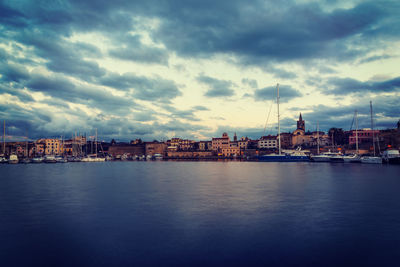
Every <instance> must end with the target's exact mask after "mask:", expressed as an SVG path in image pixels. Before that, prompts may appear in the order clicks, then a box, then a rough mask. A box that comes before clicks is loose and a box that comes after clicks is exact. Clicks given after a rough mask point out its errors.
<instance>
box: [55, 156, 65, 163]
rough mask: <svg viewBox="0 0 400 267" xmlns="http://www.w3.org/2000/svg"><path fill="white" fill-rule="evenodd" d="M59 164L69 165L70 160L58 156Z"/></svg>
mask: <svg viewBox="0 0 400 267" xmlns="http://www.w3.org/2000/svg"><path fill="white" fill-rule="evenodd" d="M56 161H57V163H67V162H68V160H67V159H66V158H64V157H62V156H56Z"/></svg>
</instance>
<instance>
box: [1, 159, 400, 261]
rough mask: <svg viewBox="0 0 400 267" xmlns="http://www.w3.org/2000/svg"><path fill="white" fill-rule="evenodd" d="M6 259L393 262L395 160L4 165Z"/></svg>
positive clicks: (398, 173) (398, 247)
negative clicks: (391, 162)
mask: <svg viewBox="0 0 400 267" xmlns="http://www.w3.org/2000/svg"><path fill="white" fill-rule="evenodd" d="M0 176H1V177H0V262H1V266H79V265H80V266H82V265H83V266H132V265H136V266H146V265H158V266H159V265H162V266H166V265H174V266H176V265H185V266H193V265H198V266H200V265H201V266H205V265H213V266H221V265H230V266H266V265H268V266H310V265H319V266H340V265H363V266H394V265H397V264H398V256H399V255H400V254H399V253H400V167H399V166H386V165H382V166H381V165H361V164H329V163H328V164H325V163H320V164H318V163H258V162H104V163H66V164H37V165H35V164H29V165H21V164H19V165H7V164H6V165H0Z"/></svg>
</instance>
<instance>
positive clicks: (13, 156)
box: [8, 154, 19, 164]
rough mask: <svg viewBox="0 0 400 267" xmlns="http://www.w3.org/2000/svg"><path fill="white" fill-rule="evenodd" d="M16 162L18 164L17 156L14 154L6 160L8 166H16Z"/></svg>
mask: <svg viewBox="0 0 400 267" xmlns="http://www.w3.org/2000/svg"><path fill="white" fill-rule="evenodd" d="M18 162H19V160H18V156H17V155H15V154H11V155H10V158H9V159H8V163H10V164H16V163H18Z"/></svg>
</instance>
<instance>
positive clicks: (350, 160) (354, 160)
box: [343, 154, 361, 163]
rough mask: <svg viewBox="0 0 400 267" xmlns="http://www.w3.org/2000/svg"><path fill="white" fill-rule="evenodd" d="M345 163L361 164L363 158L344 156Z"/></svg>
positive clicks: (355, 155)
mask: <svg viewBox="0 0 400 267" xmlns="http://www.w3.org/2000/svg"><path fill="white" fill-rule="evenodd" d="M343 162H346V163H360V162H361V158H360V156H359V155H358V154H352V155H344V156H343Z"/></svg>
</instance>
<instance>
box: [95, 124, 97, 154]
mask: <svg viewBox="0 0 400 267" xmlns="http://www.w3.org/2000/svg"><path fill="white" fill-rule="evenodd" d="M95 144H96V158H97V128H96V143H95Z"/></svg>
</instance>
